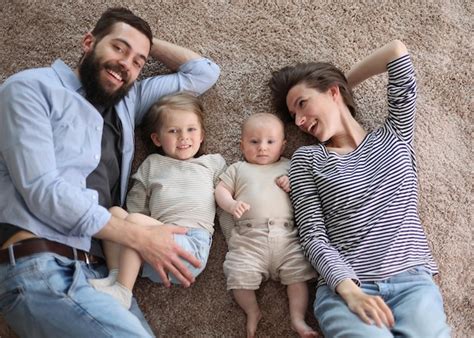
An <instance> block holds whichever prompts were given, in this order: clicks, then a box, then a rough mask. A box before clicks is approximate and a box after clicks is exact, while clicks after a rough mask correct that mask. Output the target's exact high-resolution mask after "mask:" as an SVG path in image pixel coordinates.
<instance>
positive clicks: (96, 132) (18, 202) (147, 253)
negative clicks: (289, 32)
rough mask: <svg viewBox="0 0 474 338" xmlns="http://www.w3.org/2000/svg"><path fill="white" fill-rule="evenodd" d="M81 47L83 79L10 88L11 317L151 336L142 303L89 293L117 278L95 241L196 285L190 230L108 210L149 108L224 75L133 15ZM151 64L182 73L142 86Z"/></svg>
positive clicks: (0, 284) (1, 292)
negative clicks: (187, 238)
mask: <svg viewBox="0 0 474 338" xmlns="http://www.w3.org/2000/svg"><path fill="white" fill-rule="evenodd" d="M82 49H83V56H82V57H81V60H80V61H79V64H78V67H77V68H76V69H74V70H73V69H71V68H69V67H68V66H67V65H66V64H65V63H64V62H62V61H61V60H57V61H55V62H54V63H53V65H52V66H51V67H49V68H40V69H30V70H26V71H23V72H20V73H18V74H15V75H13V76H11V77H10V78H8V79H7V80H6V81H5V83H4V84H3V85H2V86H1V87H0V107H1V110H0V119H1V120H2V123H1V124H0V205H1V206H2V208H1V209H0V245H1V250H0V311H1V312H2V314H3V315H4V317H5V319H6V321H7V322H8V324H9V325H10V326H11V327H12V328H13V330H14V331H15V332H16V333H17V334H18V335H20V336H22V337H23V336H25V337H26V336H28V337H36V336H38V337H51V336H55V337H60V336H68V337H72V336H77V337H102V336H104V337H105V336H107V337H110V336H113V337H132V336H133V337H135V336H139V337H144V336H152V335H153V333H152V332H151V330H150V327H149V326H148V324H147V323H146V321H145V320H144V318H143V315H142V314H141V312H140V310H139V309H138V306H137V305H136V302H135V301H134V304H133V305H132V309H131V311H127V310H125V309H124V308H123V307H122V306H119V305H118V303H115V301H114V299H113V298H112V297H110V296H108V295H106V294H104V293H101V292H99V291H96V290H95V289H93V288H92V287H91V286H90V285H89V284H88V282H87V279H89V278H100V277H103V276H105V275H106V273H107V268H106V265H105V264H104V260H103V259H102V258H101V257H103V256H102V254H101V250H100V245H98V241H96V240H94V238H96V239H106V240H109V241H112V242H116V243H118V244H121V245H125V246H128V247H130V248H133V249H135V250H136V251H138V252H139V253H140V254H141V256H142V257H143V259H144V260H146V261H147V262H148V263H150V264H152V265H153V266H155V268H156V270H157V271H159V272H160V274H161V275H162V276H161V277H162V280H163V282H164V284H165V285H167V286H168V285H169V283H170V282H169V280H168V277H167V276H168V272H172V273H173V274H174V275H175V276H176V277H177V278H178V279H179V280H180V282H181V283H182V285H184V286H189V285H190V284H191V283H192V282H193V281H194V279H193V277H192V274H191V273H190V272H189V270H188V269H187V268H186V267H185V266H184V264H183V263H182V261H181V259H185V260H188V261H189V262H190V263H191V264H193V265H196V266H197V265H199V262H198V260H197V259H196V258H195V257H193V256H192V255H190V254H189V253H187V252H186V251H184V250H183V249H182V248H180V247H179V246H178V245H177V244H176V243H175V242H174V239H173V234H174V233H183V230H181V229H179V228H174V227H172V226H166V227H162V226H161V227H160V226H158V227H157V226H150V225H147V224H132V223H130V222H127V221H125V220H123V219H120V218H118V217H115V216H112V215H111V214H110V212H109V211H108V209H109V208H110V207H112V206H115V205H117V206H122V205H123V204H124V200H125V194H126V189H127V183H128V178H129V175H130V170H131V161H132V158H133V151H134V139H133V138H134V128H135V126H137V125H138V124H139V123H140V122H141V120H142V118H143V116H144V114H145V113H146V112H147V111H148V109H149V107H150V106H151V105H152V104H153V103H154V102H155V101H157V100H158V99H159V98H160V97H161V96H163V95H167V94H170V93H173V92H177V91H183V90H186V91H192V92H195V93H197V94H202V93H204V92H205V91H206V90H208V89H209V88H210V87H211V86H212V85H213V84H214V83H215V82H216V80H217V78H218V76H219V67H218V66H217V65H216V64H215V63H213V62H212V61H210V60H208V59H206V58H203V57H201V56H200V55H198V54H196V53H195V52H193V51H191V50H189V49H186V48H183V47H180V46H177V45H174V44H171V43H168V42H166V41H162V40H158V39H156V38H153V37H152V32H151V29H150V27H149V25H148V23H147V22H146V21H144V20H143V19H141V18H139V17H137V16H136V15H134V14H133V13H132V12H131V11H129V10H127V9H124V8H111V9H108V10H107V11H106V12H104V13H103V14H102V16H101V17H100V19H99V20H98V22H97V24H96V26H95V28H94V29H93V30H92V31H91V32H89V33H87V34H86V35H85V36H84V38H83V40H82ZM149 55H150V56H151V57H152V58H154V59H156V60H158V61H160V62H163V63H164V64H165V65H166V66H167V67H168V68H170V69H171V70H174V71H175V73H172V74H168V75H162V76H155V77H150V78H146V79H144V80H142V81H136V80H137V77H138V75H139V74H140V72H141V70H142V69H143V67H144V65H145V63H146V61H147V58H148V56H149ZM93 237H94V238H93ZM91 242H92V244H91Z"/></svg>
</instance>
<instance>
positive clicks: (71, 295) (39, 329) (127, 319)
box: [0, 253, 153, 338]
mask: <svg viewBox="0 0 474 338" xmlns="http://www.w3.org/2000/svg"><path fill="white" fill-rule="evenodd" d="M106 272H107V269H106V267H105V266H102V265H99V266H94V267H88V266H87V265H86V264H85V263H83V262H80V261H74V260H71V259H68V258H65V257H62V256H59V255H56V254H51V253H41V254H36V255H32V256H29V257H24V258H21V259H18V260H17V261H16V264H15V265H12V264H9V263H7V264H0V280H1V282H0V312H1V314H2V315H3V316H4V318H5V320H6V321H7V323H8V325H10V327H11V328H12V329H13V330H14V331H15V332H16V333H17V334H18V335H19V336H21V337H48V338H50V337H150V336H153V334H152V332H151V329H150V328H149V326H148V324H147V323H146V321H145V320H144V317H143V315H142V313H141V312H140V310H139V309H138V306H137V304H136V301H134V304H133V305H132V309H133V310H131V311H133V312H134V313H131V312H130V311H127V310H125V309H124V308H123V307H122V306H121V305H120V304H119V303H118V302H117V301H116V300H115V299H114V298H112V297H111V296H109V295H107V294H105V293H102V292H99V291H97V290H95V289H94V288H92V286H90V284H89V283H88V282H87V279H88V278H101V277H104V276H105V275H106ZM141 320H142V321H143V322H140V321H141Z"/></svg>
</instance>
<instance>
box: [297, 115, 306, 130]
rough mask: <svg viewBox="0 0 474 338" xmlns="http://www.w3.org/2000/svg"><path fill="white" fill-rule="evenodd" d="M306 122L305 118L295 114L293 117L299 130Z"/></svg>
mask: <svg viewBox="0 0 474 338" xmlns="http://www.w3.org/2000/svg"><path fill="white" fill-rule="evenodd" d="M305 122H306V117H304V116H303V115H301V114H296V115H295V125H296V126H297V127H299V128H301V127H302V126H303V125H304V124H305Z"/></svg>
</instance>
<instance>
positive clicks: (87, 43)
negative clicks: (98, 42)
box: [82, 32, 95, 53]
mask: <svg viewBox="0 0 474 338" xmlns="http://www.w3.org/2000/svg"><path fill="white" fill-rule="evenodd" d="M94 44H95V37H94V35H92V33H91V32H87V33H86V35H84V37H83V38H82V50H83V51H84V53H88V52H90V51H91V50H92V49H93V48H94Z"/></svg>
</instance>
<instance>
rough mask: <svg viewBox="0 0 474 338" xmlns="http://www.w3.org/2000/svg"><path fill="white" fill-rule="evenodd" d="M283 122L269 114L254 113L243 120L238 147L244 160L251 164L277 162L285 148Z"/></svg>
mask: <svg viewBox="0 0 474 338" xmlns="http://www.w3.org/2000/svg"><path fill="white" fill-rule="evenodd" d="M285 144H286V140H285V133H284V127H283V123H282V122H281V121H280V120H279V119H278V118H277V117H276V116H273V115H271V114H256V115H253V116H251V117H250V118H249V119H247V121H245V123H244V126H243V128H242V139H241V141H240V148H241V150H242V153H243V155H244V157H245V160H246V161H247V162H249V163H253V164H271V163H275V162H277V161H278V160H279V159H280V157H281V154H282V153H283V150H284V149H285Z"/></svg>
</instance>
